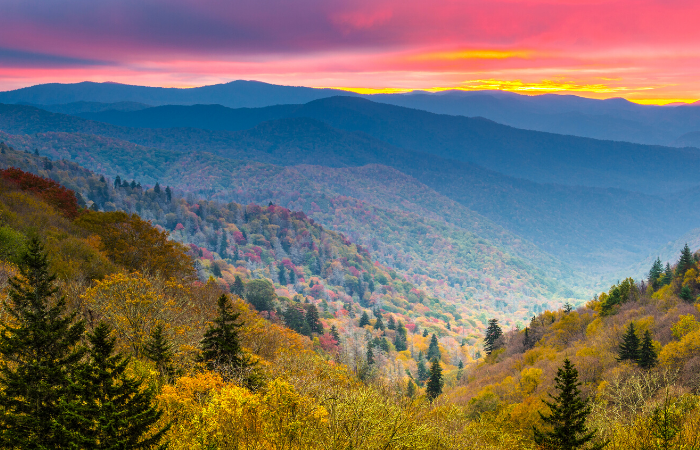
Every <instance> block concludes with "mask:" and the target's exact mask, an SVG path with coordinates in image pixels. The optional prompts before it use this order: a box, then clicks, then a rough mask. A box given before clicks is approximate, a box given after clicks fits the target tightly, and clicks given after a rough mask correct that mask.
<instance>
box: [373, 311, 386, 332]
mask: <svg viewBox="0 0 700 450" xmlns="http://www.w3.org/2000/svg"><path fill="white" fill-rule="evenodd" d="M375 315H376V313H375ZM374 329H375V330H382V331H384V322H383V321H382V316H379V315H378V316H377V320H376V321H375V322H374Z"/></svg>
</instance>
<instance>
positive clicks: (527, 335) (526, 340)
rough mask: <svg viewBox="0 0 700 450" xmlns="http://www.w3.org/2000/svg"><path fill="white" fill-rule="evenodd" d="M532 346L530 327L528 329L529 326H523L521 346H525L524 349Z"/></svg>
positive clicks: (533, 344)
mask: <svg viewBox="0 0 700 450" xmlns="http://www.w3.org/2000/svg"><path fill="white" fill-rule="evenodd" d="M534 346H535V343H534V342H533V339H532V338H531V337H530V329H529V327H525V335H524V336H523V347H524V348H525V350H530V349H531V348H532V347H534Z"/></svg>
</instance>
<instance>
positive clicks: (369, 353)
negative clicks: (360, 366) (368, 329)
mask: <svg viewBox="0 0 700 450" xmlns="http://www.w3.org/2000/svg"><path fill="white" fill-rule="evenodd" d="M367 364H374V352H373V351H372V346H371V345H368V346H367Z"/></svg>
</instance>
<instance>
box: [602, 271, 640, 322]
mask: <svg viewBox="0 0 700 450" xmlns="http://www.w3.org/2000/svg"><path fill="white" fill-rule="evenodd" d="M636 295H638V292H637V287H636V286H635V284H634V280H633V279H632V278H626V279H625V280H624V281H622V283H620V284H616V285H613V286H612V287H611V288H610V291H609V292H608V294H607V296H605V298H603V305H602V307H601V313H602V314H603V315H610V314H613V313H614V311H615V307H616V306H618V305H621V304H623V303H625V302H627V301H629V300H632V299H633V298H634V297H635V296H636Z"/></svg>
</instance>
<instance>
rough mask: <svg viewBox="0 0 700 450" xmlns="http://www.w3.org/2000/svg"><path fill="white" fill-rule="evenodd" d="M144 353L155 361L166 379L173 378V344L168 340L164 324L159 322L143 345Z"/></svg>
mask: <svg viewBox="0 0 700 450" xmlns="http://www.w3.org/2000/svg"><path fill="white" fill-rule="evenodd" d="M143 354H144V356H146V358H148V359H150V360H151V361H153V362H154V363H155V365H156V369H158V371H159V372H160V374H161V376H162V377H163V378H164V379H165V380H167V381H170V380H172V378H173V376H174V375H175V369H174V367H173V346H172V344H170V343H169V342H168V338H167V337H166V336H165V329H164V328H163V325H161V324H158V325H156V327H155V328H154V329H153V331H152V332H151V334H150V335H149V337H148V340H147V341H146V343H145V345H144V347H143Z"/></svg>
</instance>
